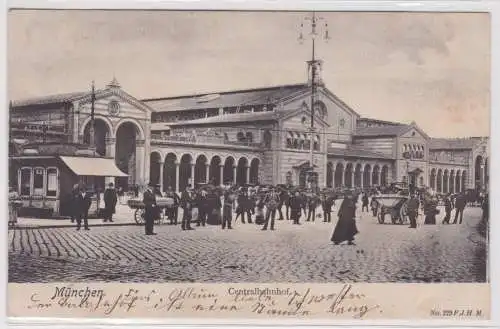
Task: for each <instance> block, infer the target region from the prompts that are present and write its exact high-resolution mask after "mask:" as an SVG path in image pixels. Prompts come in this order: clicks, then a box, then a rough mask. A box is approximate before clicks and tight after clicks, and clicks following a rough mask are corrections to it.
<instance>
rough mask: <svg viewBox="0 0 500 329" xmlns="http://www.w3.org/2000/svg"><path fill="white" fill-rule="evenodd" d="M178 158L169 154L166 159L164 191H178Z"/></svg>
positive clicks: (164, 165)
mask: <svg viewBox="0 0 500 329" xmlns="http://www.w3.org/2000/svg"><path fill="white" fill-rule="evenodd" d="M176 162H177V156H176V155H175V154H174V153H169V154H167V156H166V157H165V163H164V164H163V190H164V191H166V190H167V189H169V188H170V189H172V191H177V184H176V179H177V177H176V175H177V165H176Z"/></svg>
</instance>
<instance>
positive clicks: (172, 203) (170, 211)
mask: <svg viewBox="0 0 500 329" xmlns="http://www.w3.org/2000/svg"><path fill="white" fill-rule="evenodd" d="M165 198H167V199H169V200H168V205H167V207H165V216H167V218H168V219H169V220H170V225H177V218H178V213H179V203H180V200H179V196H178V195H177V193H175V192H174V191H173V190H172V187H171V186H169V187H167V191H166V193H165Z"/></svg>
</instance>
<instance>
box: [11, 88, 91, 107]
mask: <svg viewBox="0 0 500 329" xmlns="http://www.w3.org/2000/svg"><path fill="white" fill-rule="evenodd" d="M96 92H97V91H96ZM90 94H91V92H90V91H86V92H72V93H63V94H54V95H47V96H40V97H33V98H26V99H20V100H15V101H12V106H13V107H21V106H30V105H44V104H56V103H66V102H71V101H74V100H77V99H79V98H83V97H85V96H88V95H90Z"/></svg>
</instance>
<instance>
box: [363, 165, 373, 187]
mask: <svg viewBox="0 0 500 329" xmlns="http://www.w3.org/2000/svg"><path fill="white" fill-rule="evenodd" d="M371 175H372V167H371V166H370V165H369V164H366V165H365V170H364V171H363V186H364V187H370V186H371V180H370V178H371Z"/></svg>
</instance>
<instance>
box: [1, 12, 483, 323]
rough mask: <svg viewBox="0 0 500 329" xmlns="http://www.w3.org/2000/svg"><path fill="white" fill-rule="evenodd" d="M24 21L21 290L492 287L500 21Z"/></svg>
mask: <svg viewBox="0 0 500 329" xmlns="http://www.w3.org/2000/svg"><path fill="white" fill-rule="evenodd" d="M7 18H8V22H7V23H8V35H7V36H8V39H7V41H8V47H7V59H8V72H7V87H8V93H7V97H8V101H9V105H8V106H9V119H8V120H9V125H8V129H9V131H8V134H9V149H8V151H9V157H8V158H9V177H8V184H9V195H8V197H9V203H8V204H9V220H8V224H9V225H8V226H9V229H8V280H9V283H11V284H18V285H24V284H57V286H56V288H55V289H53V290H50V293H49V294H48V295H47V296H48V297H51V296H52V295H53V296H52V298H51V299H52V300H54V299H56V298H62V297H75V296H80V297H81V296H82V295H84V296H87V297H88V296H91V297H96V298H99V296H101V295H102V293H103V292H102V290H99V289H97V288H96V289H93V288H92V287H91V285H90V284H91V283H99V284H107V283H156V284H173V283H183V284H184V283H188V284H190V283H193V284H213V283H217V284H230V283H235V284H241V283H258V284H272V283H276V284H295V283H296V284H316V283H318V284H319V283H322V284H326V283H332V284H358V283H362V284H365V283H399V284H404V283H419V284H431V283H432V284H436V283H479V284H481V283H482V284H488V283H489V280H490V275H489V264H488V257H489V189H490V183H489V171H490V161H489V160H490V96H491V95H490V92H491V91H490V78H491V76H490V70H491V68H490V61H491V49H490V38H491V35H490V28H491V27H490V15H489V14H488V13H480V12H476V13H474V12H471V13H463V12H460V13H459V12H456V13H454V12H447V13H438V12H340V11H339V12H333V11H332V12H327V11H316V12H313V11H304V12H290V11H171V10H126V11H125V10H29V9H13V10H10V11H9V12H8V16H7ZM62 283H64V284H62ZM87 283H88V285H84V286H83V287H86V288H84V289H83V288H82V289H76V288H73V284H87ZM348 287H350V286H348ZM255 289H260V288H255ZM348 289H350V288H348ZM202 290H203V289H202ZM273 291H274V290H273ZM273 291H271V290H269V291H268V292H269V293H270V294H274V293H276V294H285V295H289V296H290V295H293V293H291V292H290V291H280V290H276V291H274V292H273ZM240 293H241V291H240ZM346 293H347V291H346ZM457 293H458V290H457ZM186 294H187V295H189V296H194V295H196V296H198V297H199V294H201V293H200V290H197V291H194V290H193V291H187V292H186V291H184V297H185V296H186ZM229 294H231V289H229ZM245 294H246V293H245ZM248 294H251V293H248ZM255 294H257V295H260V294H262V291H261V290H259V292H256V293H255ZM49 295H50V296H49ZM297 296H298V294H297ZM101 297H102V296H101ZM200 298H201V297H200ZM487 298H488V297H487ZM292 299H293V298H292ZM32 300H33V298H32ZM40 302H41V301H40ZM445 311H446V310H445ZM436 312H441V311H436ZM454 312H455V311H454ZM462 312H470V313H471V314H472V312H474V314H476V312H478V311H477V310H475V309H467V310H462ZM455 315H456V314H455ZM462 315H464V314H462ZM469 315H470V314H469Z"/></svg>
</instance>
